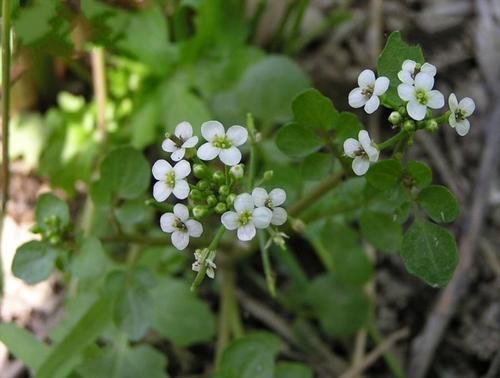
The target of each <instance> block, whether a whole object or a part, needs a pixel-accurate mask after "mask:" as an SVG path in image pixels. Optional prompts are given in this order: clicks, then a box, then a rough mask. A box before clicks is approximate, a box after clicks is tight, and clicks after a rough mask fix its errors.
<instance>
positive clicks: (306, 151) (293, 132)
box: [276, 123, 323, 158]
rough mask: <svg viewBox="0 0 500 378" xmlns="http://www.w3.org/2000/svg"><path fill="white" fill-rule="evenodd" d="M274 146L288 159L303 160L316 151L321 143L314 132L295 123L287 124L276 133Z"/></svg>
mask: <svg viewBox="0 0 500 378" xmlns="http://www.w3.org/2000/svg"><path fill="white" fill-rule="evenodd" d="M276 145H277V146H278V147H279V149H280V150H281V151H283V152H284V153H285V154H287V155H288V156H290V157H293V158H303V157H305V156H308V155H310V154H312V153H314V152H316V151H318V150H319V149H320V148H321V147H322V146H323V141H322V140H321V138H320V137H319V136H317V135H316V134H315V133H314V131H312V130H309V129H306V128H305V127H304V126H301V125H299V124H297V123H289V124H287V125H285V126H283V127H282V128H281V129H280V130H279V131H278V134H277V135H276Z"/></svg>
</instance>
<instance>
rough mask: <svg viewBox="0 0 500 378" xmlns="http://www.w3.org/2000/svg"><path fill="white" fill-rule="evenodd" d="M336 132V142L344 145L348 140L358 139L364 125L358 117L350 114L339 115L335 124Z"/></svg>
mask: <svg viewBox="0 0 500 378" xmlns="http://www.w3.org/2000/svg"><path fill="white" fill-rule="evenodd" d="M334 129H335V131H336V135H335V141H336V142H337V143H339V144H340V145H342V144H343V143H344V141H345V140H346V139H348V138H356V139H358V134H359V132H360V130H363V129H364V127H363V124H362V123H361V120H360V119H359V118H358V116H357V115H356V114H354V113H350V112H342V113H338V115H337V117H336V118H335V122H334Z"/></svg>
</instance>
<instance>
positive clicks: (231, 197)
mask: <svg viewBox="0 0 500 378" xmlns="http://www.w3.org/2000/svg"><path fill="white" fill-rule="evenodd" d="M235 199H236V194H234V193H231V194H230V195H228V196H227V198H226V204H227V206H229V207H231V206H233V203H234V200H235Z"/></svg>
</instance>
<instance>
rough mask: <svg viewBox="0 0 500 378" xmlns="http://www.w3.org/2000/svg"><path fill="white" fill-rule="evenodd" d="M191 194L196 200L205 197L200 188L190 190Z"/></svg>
mask: <svg viewBox="0 0 500 378" xmlns="http://www.w3.org/2000/svg"><path fill="white" fill-rule="evenodd" d="M189 196H190V197H191V198H192V199H193V200H195V201H201V200H202V199H203V193H202V192H200V191H199V190H198V189H192V190H191V192H189Z"/></svg>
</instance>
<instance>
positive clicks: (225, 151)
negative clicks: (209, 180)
mask: <svg viewBox="0 0 500 378" xmlns="http://www.w3.org/2000/svg"><path fill="white" fill-rule="evenodd" d="M201 135H203V138H205V139H206V140H207V142H208V143H205V144H203V145H202V146H201V147H200V148H199V149H198V157H199V158H200V159H201V160H213V159H215V158H216V157H217V156H218V157H219V159H220V160H221V161H222V162H223V163H224V164H225V165H229V166H234V165H236V164H238V163H239V162H240V161H241V152H240V150H239V149H238V148H237V147H238V146H241V145H242V144H244V143H245V142H246V141H247V138H248V131H247V129H245V128H244V127H242V126H231V127H230V128H229V129H228V130H227V132H226V131H225V130H224V126H222V123H220V122H218V121H208V122H205V123H204V124H203V125H201Z"/></svg>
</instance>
